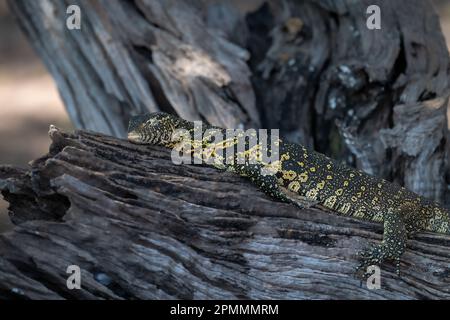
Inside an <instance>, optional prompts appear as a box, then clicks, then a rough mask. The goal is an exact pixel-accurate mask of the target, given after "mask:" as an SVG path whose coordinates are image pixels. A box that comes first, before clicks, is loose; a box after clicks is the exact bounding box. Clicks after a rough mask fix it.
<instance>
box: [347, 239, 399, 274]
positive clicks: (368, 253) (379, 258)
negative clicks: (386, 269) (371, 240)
mask: <svg viewBox="0 0 450 320" xmlns="http://www.w3.org/2000/svg"><path fill="white" fill-rule="evenodd" d="M402 253H403V252H401V251H397V250H395V248H390V247H389V246H387V245H386V244H385V243H383V242H382V243H381V244H372V245H371V246H369V247H368V248H366V249H365V250H363V251H361V252H360V253H359V256H360V258H361V260H362V261H361V263H360V264H359V266H358V267H357V268H356V273H357V274H362V277H363V278H367V277H368V276H370V275H371V274H372V273H371V272H368V267H370V266H373V265H375V266H378V267H380V266H381V264H382V263H383V262H384V261H386V260H393V261H395V266H396V273H397V275H398V276H399V275H400V256H401V254H402Z"/></svg>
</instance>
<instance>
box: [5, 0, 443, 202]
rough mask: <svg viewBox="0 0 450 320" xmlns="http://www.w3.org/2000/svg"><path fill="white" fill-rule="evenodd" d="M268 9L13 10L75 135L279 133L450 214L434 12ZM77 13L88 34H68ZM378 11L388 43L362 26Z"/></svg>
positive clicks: (188, 5)
mask: <svg viewBox="0 0 450 320" xmlns="http://www.w3.org/2000/svg"><path fill="white" fill-rule="evenodd" d="M260 2H261V1H251V2H250V3H253V4H254V5H255V9H253V11H251V12H249V13H248V14H246V15H245V11H243V8H240V9H241V10H239V2H238V1H236V2H233V3H230V2H227V1H199V0H197V1H195V0H192V1H167V0H134V1H110V0H93V1H81V0H79V1H60V0H49V1H34V0H18V1H10V5H11V8H12V11H13V12H14V13H15V15H16V16H17V17H18V19H19V22H20V24H21V25H22V27H23V29H24V30H25V32H26V34H27V35H28V37H29V38H30V40H31V42H32V43H33V44H34V46H35V48H36V49H37V51H38V53H39V54H40V55H41V57H42V58H43V60H44V62H45V63H46V65H47V66H48V68H49V70H50V72H51V73H52V74H53V76H54V77H55V79H56V82H57V84H58V87H59V90H60V93H61V96H62V98H63V100H64V102H65V105H66V107H67V110H68V112H69V115H70V118H71V119H72V121H73V123H74V124H75V126H76V127H77V128H83V129H90V130H95V131H98V132H103V133H107V134H111V135H114V136H118V137H124V136H125V131H126V125H127V121H128V119H129V117H130V115H133V114H138V113H144V112H148V111H157V110H163V111H168V112H173V113H177V114H178V115H180V116H181V117H183V118H185V119H188V120H198V119H201V120H204V121H206V122H208V123H210V124H213V125H218V126H222V127H227V128H236V127H241V126H244V127H264V128H276V129H280V132H281V134H282V136H283V137H285V138H286V139H287V140H290V141H293V142H300V143H303V144H305V145H308V146H311V147H314V148H315V149H316V150H318V151H321V152H323V153H326V154H328V155H330V156H332V157H334V158H337V159H340V160H342V161H346V162H347V163H348V164H350V165H353V166H356V167H358V168H360V169H363V170H364V171H366V172H368V173H370V174H374V175H377V176H380V177H383V178H386V179H389V180H391V181H396V182H398V183H400V184H402V185H405V186H406V187H408V188H409V189H411V190H413V191H415V192H417V193H419V194H421V195H424V196H426V197H428V198H432V199H435V200H438V201H441V202H443V201H444V199H448V201H449V202H450V193H449V190H448V187H447V186H448V184H449V181H446V180H445V177H446V174H443V173H447V176H448V177H450V170H449V165H448V164H447V163H446V150H448V149H450V147H449V145H450V143H449V142H448V128H447V121H446V109H447V104H448V87H449V70H450V69H449V58H448V52H447V47H446V44H445V41H444V38H443V36H442V33H441V31H440V26H439V19H438V17H437V15H436V14H435V12H434V9H433V8H432V6H431V5H430V3H429V2H428V0H411V1H408V2H407V3H405V2H404V1H392V0H377V1H372V0H361V1H357V2H355V1H353V0H342V1H339V2H334V1H328V0H304V1H294V0H285V1H269V2H268V3H264V4H262V5H261V6H260V7H257V6H256V5H257V4H258V3H260ZM70 4H77V5H79V6H80V8H81V13H82V20H81V30H69V29H67V28H66V27H65V18H66V17H67V16H68V15H67V14H66V9H67V7H68V6H69V5H70ZM233 4H234V5H235V6H233ZM373 4H377V5H379V6H380V8H381V18H382V19H381V30H369V29H368V28H367V25H366V19H367V18H368V15H367V14H366V10H367V8H368V6H369V5H373ZM240 6H241V7H242V6H243V5H242V4H241V5H240ZM256 102H257V103H256ZM449 204H450V203H449Z"/></svg>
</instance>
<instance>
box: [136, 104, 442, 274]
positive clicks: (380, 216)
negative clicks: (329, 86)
mask: <svg viewBox="0 0 450 320" xmlns="http://www.w3.org/2000/svg"><path fill="white" fill-rule="evenodd" d="M196 126H198V125H196V124H195V123H194V122H190V121H186V120H184V119H182V118H179V117H177V116H174V115H170V114H167V113H163V112H157V113H151V114H146V115H140V116H134V117H132V118H131V119H130V123H129V129H128V139H129V141H131V142H134V143H139V144H155V145H162V146H166V147H170V148H177V146H178V148H179V147H180V145H181V146H183V145H184V146H186V142H187V143H188V145H190V146H191V147H192V149H190V150H191V151H193V150H194V149H195V148H197V149H198V148H199V147H200V149H201V150H202V152H201V153H197V157H200V158H202V157H203V159H204V158H205V156H206V155H205V152H204V150H209V155H208V156H211V155H212V153H211V150H213V153H214V152H216V153H217V150H224V149H226V148H233V150H235V149H234V148H235V145H236V144H237V142H238V140H239V138H240V137H242V134H241V135H238V136H236V137H234V138H233V139H231V140H230V139H228V140H227V141H225V142H224V140H218V142H215V140H214V138H212V137H213V136H214V134H217V133H219V134H222V135H223V136H225V133H226V132H225V131H226V130H225V129H222V128H218V127H212V126H209V125H205V124H201V125H200V128H201V130H202V135H201V137H200V138H198V137H195V136H194V132H195V130H196V129H198V128H196ZM177 130H185V131H186V132H187V133H188V135H187V137H186V136H184V137H183V138H181V137H180V135H178V136H177V135H176V134H175V133H176V132H177ZM207 130H208V131H209V133H208V131H207ZM276 143H277V144H276V145H277V147H278V152H279V154H278V156H279V161H276V165H277V168H276V169H275V171H273V174H268V173H267V172H266V173H265V174H262V172H263V171H262V169H265V168H266V169H267V168H269V167H270V166H271V165H272V167H271V168H269V169H272V170H273V163H272V164H269V163H264V162H263V161H261V160H260V159H261V157H260V154H261V152H263V151H267V150H262V149H263V148H264V147H263V146H262V144H261V142H260V141H259V142H258V144H257V145H256V148H255V146H252V147H250V148H249V143H248V142H247V143H246V149H245V150H244V151H241V154H239V152H235V153H234V155H233V158H232V159H227V158H226V157H223V154H225V152H224V153H223V154H222V156H221V157H219V156H218V155H219V154H220V153H217V154H215V155H216V156H217V157H216V158H215V161H214V162H212V163H210V164H211V165H212V166H214V167H216V168H219V169H225V170H230V171H233V172H236V173H237V174H239V175H241V176H244V177H247V178H249V179H250V180H251V181H252V182H253V183H254V184H255V185H256V186H258V187H259V188H260V189H261V190H262V191H264V192H265V193H266V194H268V195H270V196H272V197H274V198H277V199H279V200H281V201H284V202H288V203H292V204H294V205H296V206H298V207H299V208H308V207H311V206H317V207H321V208H326V209H328V211H332V212H334V213H337V214H339V215H345V216H351V217H355V218H359V219H364V220H369V221H375V222H380V223H383V226H384V232H383V240H382V241H381V243H379V244H373V245H372V246H370V247H368V248H366V249H365V250H363V251H362V252H361V253H360V254H359V256H360V258H361V264H360V265H359V266H358V267H357V271H358V272H363V273H364V274H365V271H364V270H367V269H366V268H367V267H368V266H371V265H379V266H380V265H381V264H382V263H383V262H384V261H386V260H392V261H394V262H395V263H396V270H397V273H399V272H400V258H401V256H402V254H403V253H404V251H405V248H406V243H407V240H408V238H410V237H411V236H413V235H414V234H415V233H417V232H419V231H431V232H436V233H442V234H449V235H450V213H449V210H447V209H445V208H444V207H442V206H440V205H439V204H438V203H436V202H434V201H431V200H429V199H426V198H424V197H421V196H419V195H417V194H415V193H413V192H411V191H409V190H407V189H406V188H404V187H402V186H399V185H397V184H394V183H390V182H388V181H386V180H384V179H380V178H377V177H374V176H371V175H369V174H366V173H364V172H362V171H360V170H357V169H354V168H351V167H349V166H346V165H344V164H341V163H338V162H337V161H334V160H333V159H331V158H329V157H327V156H325V155H323V154H321V153H318V152H315V151H313V150H308V149H307V148H306V147H304V146H302V145H299V144H294V143H289V142H284V141H282V140H280V139H279V140H277V141H276ZM211 147H212V148H211ZM266 148H269V147H266ZM179 149H180V148H179ZM272 149H273V148H272ZM180 150H181V149H180ZM214 150H215V151H214ZM270 152H275V150H269V153H270ZM193 154H194V156H195V154H196V153H195V152H193ZM239 156H241V157H244V161H238V157H239ZM258 156H259V157H258ZM245 157H247V158H245ZM217 159H219V160H220V161H217ZM240 159H242V158H240ZM249 159H253V160H255V159H259V160H257V161H249ZM224 160H229V161H224ZM230 160H231V161H230Z"/></svg>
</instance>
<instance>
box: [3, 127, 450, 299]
mask: <svg viewBox="0 0 450 320" xmlns="http://www.w3.org/2000/svg"><path fill="white" fill-rule="evenodd" d="M50 137H51V139H52V141H53V142H52V145H51V148H50V150H51V151H50V153H49V154H48V155H47V156H45V157H43V158H41V159H38V160H36V161H34V162H33V163H32V165H31V168H30V169H29V170H20V169H17V168H12V167H1V168H0V187H1V190H2V193H3V195H4V197H5V198H6V199H7V200H8V201H9V202H10V204H11V207H10V209H11V211H12V213H13V215H12V217H13V219H14V222H15V223H16V224H18V226H17V227H16V228H15V229H14V231H13V232H11V233H8V234H4V235H0V298H32V299H36V298H40V299H41V298H78V299H91V298H92V299H94V298H101V299H103V298H128V299H130V298H136V299H174V298H180V299H222V298H225V299H228V298H233V299H236V298H238V299H240V298H247V299H267V298H271V299H303V298H314V299H318V298H327V299H328V298H330V299H359V298H367V299H383V298H392V299H414V298H447V299H448V298H450V291H449V289H450V288H449V286H448V277H449V269H448V266H449V261H450V253H449V251H448V246H449V245H450V239H449V237H445V236H439V235H434V234H421V235H420V236H418V237H417V238H416V239H415V240H413V241H410V245H409V248H408V250H407V252H406V253H405V255H404V258H403V260H402V264H401V271H402V274H401V278H398V277H397V276H396V274H395V267H394V266H391V265H386V266H385V267H384V268H383V270H382V273H381V276H382V278H381V286H382V289H381V290H369V289H367V286H366V283H364V282H363V283H361V281H360V280H359V279H358V278H357V277H356V276H355V273H354V272H355V271H354V269H355V267H356V266H357V264H358V261H357V255H356V252H357V250H360V249H362V248H364V247H365V246H367V245H369V241H375V240H377V241H378V240H380V239H381V232H382V228H381V225H379V224H374V223H368V222H360V221H357V220H354V219H351V218H346V217H338V216H335V215H332V214H329V213H325V212H322V211H319V210H317V209H310V210H298V209H297V208H296V207H294V206H292V205H288V204H284V203H280V202H275V201H273V200H272V199H270V198H268V197H267V196H265V195H264V194H263V193H261V192H260V191H258V190H257V189H256V188H255V187H254V186H253V185H252V184H250V183H249V182H247V180H244V179H243V178H240V177H238V176H236V175H234V174H231V173H223V172H218V171H217V170H215V169H212V168H208V167H203V166H196V165H191V166H187V165H181V166H176V165H174V164H173V163H172V161H171V159H170V152H169V151H168V150H166V149H161V148H157V147H148V146H139V145H132V144H130V143H128V142H127V141H125V140H118V139H116V138H112V137H107V136H103V135H99V134H95V133H89V132H84V131H81V132H77V133H75V134H67V133H64V132H61V131H59V130H57V129H56V128H52V129H51V130H50ZM70 265H77V266H79V267H80V269H81V274H82V277H81V290H69V289H68V288H67V286H66V279H67V278H68V277H69V274H67V273H66V270H67V267H68V266H70Z"/></svg>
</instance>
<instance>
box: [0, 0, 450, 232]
mask: <svg viewBox="0 0 450 320" xmlns="http://www.w3.org/2000/svg"><path fill="white" fill-rule="evenodd" d="M254 1H259V2H261V1H260V0H254ZM397 1H400V0H397ZM402 1H403V0H402ZM434 3H435V5H436V7H437V8H438V10H437V11H438V13H439V15H440V16H441V23H442V29H443V31H444V34H445V35H446V37H447V40H448V41H447V42H448V43H449V49H450V0H434ZM0 119H1V121H0V164H15V165H21V166H26V165H27V163H28V162H29V161H30V160H32V159H35V158H37V157H39V156H41V155H43V154H45V153H46V152H47V150H48V146H49V139H48V136H47V132H48V127H49V125H50V124H54V125H56V126H58V127H61V128H64V129H72V126H71V123H70V120H69V119H68V117H67V114H66V111H65V110H64V106H63V104H62V102H61V100H60V97H59V94H58V92H57V88H56V86H55V83H54V82H53V79H52V78H51V76H50V75H49V74H48V72H47V71H46V69H45V67H44V66H43V65H42V63H41V62H40V60H39V58H38V57H37V56H36V54H35V53H34V52H33V50H32V48H31V47H30V45H29V44H28V43H27V41H26V39H25V37H24V36H23V35H22V33H21V31H20V29H19V28H18V26H17V25H16V23H15V21H14V19H13V18H12V17H11V15H10V14H9V12H8V9H7V6H6V0H0ZM10 228H11V224H10V222H9V219H8V215H7V203H6V202H5V201H3V200H2V198H1V196H0V232H2V231H5V230H9V229H10Z"/></svg>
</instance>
